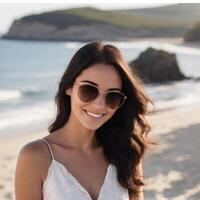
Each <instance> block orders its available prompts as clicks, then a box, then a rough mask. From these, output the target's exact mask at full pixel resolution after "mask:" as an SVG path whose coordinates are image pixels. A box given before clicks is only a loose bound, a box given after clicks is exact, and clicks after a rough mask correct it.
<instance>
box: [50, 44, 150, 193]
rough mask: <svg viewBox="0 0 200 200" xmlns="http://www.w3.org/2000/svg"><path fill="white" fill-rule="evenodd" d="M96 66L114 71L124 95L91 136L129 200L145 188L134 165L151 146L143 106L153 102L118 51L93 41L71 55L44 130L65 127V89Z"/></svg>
mask: <svg viewBox="0 0 200 200" xmlns="http://www.w3.org/2000/svg"><path fill="white" fill-rule="evenodd" d="M96 63H103V64H109V65H112V66H114V67H115V68H116V70H117V71H118V72H119V74H120V77H121V79H122V92H123V93H124V94H125V95H126V96H127V99H126V101H125V103H124V105H123V106H122V107H120V108H119V109H118V110H117V111H116V112H115V114H114V115H113V116H112V117H111V118H110V119H109V120H108V121H107V122H105V123H104V124H103V125H102V126H101V127H100V128H98V129H97V130H96V132H95V134H96V136H97V140H98V142H99V144H100V145H101V146H102V147H103V151H104V155H105V157H106V158H107V160H108V161H109V162H110V163H112V164H114V165H115V166H116V168H117V179H118V181H119V183H120V184H121V185H122V186H123V187H125V188H127V189H128V191H129V195H130V196H131V197H132V196H135V195H138V193H139V186H143V185H145V184H144V182H143V177H140V176H139V175H138V170H137V166H138V164H139V163H140V162H141V160H142V159H143V156H144V154H145V152H146V149H147V148H148V147H149V146H150V144H151V143H152V142H151V141H150V139H149V138H148V139H147V135H148V133H149V132H150V130H151V128H150V125H149V124H148V122H147V120H146V115H148V114H150V113H151V112H152V111H148V109H147V107H148V104H149V103H151V104H152V105H153V102H152V101H151V100H150V98H149V97H148V96H147V95H146V94H145V91H144V88H143V84H142V82H141V80H140V79H139V78H138V76H137V75H136V73H134V71H133V70H131V69H130V67H129V65H128V63H127V62H126V60H125V58H124V57H123V55H122V53H121V52H120V50H119V49H118V48H116V47H115V46H113V45H111V44H106V43H103V42H100V41H94V42H91V43H88V44H86V45H85V46H83V47H81V48H80V49H79V50H78V51H77V52H76V53H75V55H74V56H73V57H72V59H71V61H70V63H69V65H68V67H67V69H66V71H65V72H64V74H63V76H62V78H61V81H60V82H59V89H58V92H57V94H56V97H55V101H56V105H57V116H56V118H55V121H54V122H53V123H52V124H51V125H50V126H49V129H48V130H49V133H52V132H54V131H56V130H58V129H60V128H62V127H63V126H64V125H65V123H66V122H67V120H68V118H69V115H70V112H71V102H70V96H69V95H66V93H65V90H66V89H68V88H70V87H72V86H73V84H74V81H75V79H76V77H77V76H79V74H80V73H81V72H82V71H83V70H85V69H86V68H88V67H90V66H91V65H93V64H96Z"/></svg>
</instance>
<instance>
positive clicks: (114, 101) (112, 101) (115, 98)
mask: <svg viewBox="0 0 200 200" xmlns="http://www.w3.org/2000/svg"><path fill="white" fill-rule="evenodd" d="M124 98H125V97H124V95H123V94H121V93H118V92H110V93H108V94H107V95H106V104H107V105H108V106H109V107H110V108H111V109H115V108H118V107H120V106H121V105H122V104H123V102H124Z"/></svg>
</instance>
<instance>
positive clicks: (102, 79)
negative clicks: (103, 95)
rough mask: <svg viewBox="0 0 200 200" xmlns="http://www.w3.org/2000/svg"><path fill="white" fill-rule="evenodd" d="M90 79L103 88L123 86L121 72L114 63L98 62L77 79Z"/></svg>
mask: <svg viewBox="0 0 200 200" xmlns="http://www.w3.org/2000/svg"><path fill="white" fill-rule="evenodd" d="M82 80H90V81H92V82H94V83H97V84H98V85H99V86H101V87H102V88H105V89H108V88H113V87H118V88H121V87H122V80H121V77H120V75H119V72H118V71H117V70H116V69H115V67H114V66H112V65H107V64H101V63H97V64H94V65H91V66H90V67H89V68H87V69H85V70H83V71H82V73H81V74H80V75H79V76H78V77H77V81H82Z"/></svg>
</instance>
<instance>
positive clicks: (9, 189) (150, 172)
mask: <svg viewBox="0 0 200 200" xmlns="http://www.w3.org/2000/svg"><path fill="white" fill-rule="evenodd" d="M199 113H200V107H197V106H193V107H186V108H184V109H178V110H167V111H163V112H160V113H156V114H154V115H153V116H151V117H149V120H150V122H151V124H152V127H153V130H152V133H151V134H152V135H154V137H155V138H157V139H158V140H159V142H160V146H159V147H157V148H154V150H153V151H149V152H148V153H147V154H146V156H145V160H144V167H143V168H144V176H145V183H146V186H145V200H150V199H151V200H164V199H167V200H168V199H170V200H171V199H172V200H186V199H187V200H189V199H190V200H191V199H192V200H197V199H200V181H199V180H200V157H199V155H198V149H199V142H200V139H199V133H200V114H199ZM46 134H48V133H47V132H45V131H43V132H39V133H32V134H27V135H21V136H17V137H15V138H7V139H1V141H0V166H1V171H0V199H1V200H8V199H14V173H15V165H16V159H17V155H18V152H19V150H20V148H21V147H22V146H23V145H24V144H26V143H28V142H30V141H32V140H35V139H38V138H41V137H43V136H44V135H46Z"/></svg>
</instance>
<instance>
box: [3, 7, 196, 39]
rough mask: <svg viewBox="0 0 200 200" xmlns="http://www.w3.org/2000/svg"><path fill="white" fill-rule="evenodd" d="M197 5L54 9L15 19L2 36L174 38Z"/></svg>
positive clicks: (193, 14) (182, 28) (193, 13)
mask: <svg viewBox="0 0 200 200" xmlns="http://www.w3.org/2000/svg"><path fill="white" fill-rule="evenodd" d="M197 5H198V6H194V4H188V10H187V5H186V4H177V5H172V6H164V7H160V8H148V9H134V10H107V11H105V10H100V9H95V8H90V7H85V8H73V9H64V10H56V11H53V12H45V13H41V14H36V15H29V16H24V17H22V18H21V19H18V20H15V21H14V22H13V24H12V26H11V27H10V29H9V31H8V33H6V34H5V35H3V38H9V39H25V40H29V39H31V40H56V41H59V40H64V41H90V40H98V39H100V40H130V39H132V38H135V37H178V36H183V35H184V34H185V32H186V31H187V29H188V28H189V25H193V22H195V20H196V19H197V18H196V17H197V16H200V14H199V13H200V12H199V11H200V5H199V4H197ZM194 8H195V9H194ZM193 9H194V11H193V12H192V10H193ZM176 12H177V14H176ZM188 20H189V21H190V23H188V22H189V21H188ZM186 22H187V23H186Z"/></svg>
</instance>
